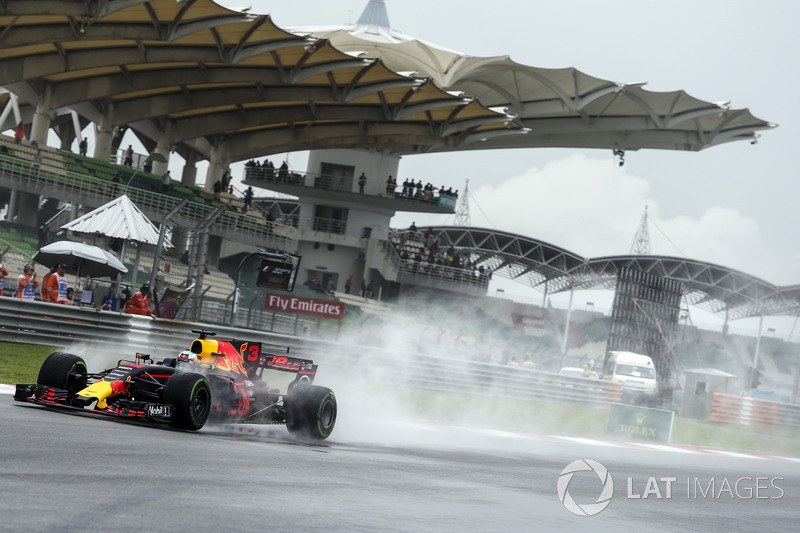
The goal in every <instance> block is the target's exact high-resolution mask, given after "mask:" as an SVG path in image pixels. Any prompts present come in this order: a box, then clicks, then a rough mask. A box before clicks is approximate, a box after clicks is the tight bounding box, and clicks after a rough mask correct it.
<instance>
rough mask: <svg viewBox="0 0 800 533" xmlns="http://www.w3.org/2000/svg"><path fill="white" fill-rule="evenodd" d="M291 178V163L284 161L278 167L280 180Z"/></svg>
mask: <svg viewBox="0 0 800 533" xmlns="http://www.w3.org/2000/svg"><path fill="white" fill-rule="evenodd" d="M288 179H289V164H288V163H287V162H286V161H284V162H283V163H281V167H280V168H279V169H278V181H287V180H288Z"/></svg>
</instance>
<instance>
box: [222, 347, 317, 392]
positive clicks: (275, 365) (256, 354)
mask: <svg viewBox="0 0 800 533" xmlns="http://www.w3.org/2000/svg"><path fill="white" fill-rule="evenodd" d="M230 343H231V344H233V346H235V347H236V348H237V350H238V351H239V353H240V354H241V355H242V362H243V364H244V368H245V370H246V371H247V375H248V376H251V377H252V376H255V375H256V373H257V372H258V370H259V369H269V370H278V371H280V372H291V373H294V374H297V375H298V378H301V377H302V378H303V380H304V381H309V382H310V381H313V380H314V376H315V375H316V373H317V366H318V365H315V364H314V361H312V360H310V359H302V358H300V357H291V356H289V355H279V354H275V353H274V352H276V351H278V350H280V351H282V352H284V353H287V354H288V353H289V347H288V346H283V345H279V344H265V343H261V342H248V341H238V340H234V341H230ZM266 349H269V351H270V352H273V353H269V352H268V351H266Z"/></svg>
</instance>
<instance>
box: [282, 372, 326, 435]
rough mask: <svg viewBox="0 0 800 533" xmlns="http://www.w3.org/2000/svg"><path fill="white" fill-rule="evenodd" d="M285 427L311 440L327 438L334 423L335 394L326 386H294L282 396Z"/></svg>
mask: <svg viewBox="0 0 800 533" xmlns="http://www.w3.org/2000/svg"><path fill="white" fill-rule="evenodd" d="M283 403H284V406H285V407H286V429H288V430H289V433H291V434H293V435H297V436H299V437H302V438H306V439H312V440H324V439H327V438H328V437H329V436H330V434H331V432H332V431H333V426H334V425H335V424H336V412H337V407H336V396H335V395H334V394H333V391H332V390H330V389H328V388H326V387H318V386H316V385H308V386H304V387H296V388H294V389H292V390H291V392H290V393H289V394H287V395H286V397H285V398H284V401H283Z"/></svg>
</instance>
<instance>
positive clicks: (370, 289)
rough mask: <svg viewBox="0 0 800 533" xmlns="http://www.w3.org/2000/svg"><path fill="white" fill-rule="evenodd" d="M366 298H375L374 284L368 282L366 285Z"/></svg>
mask: <svg viewBox="0 0 800 533" xmlns="http://www.w3.org/2000/svg"><path fill="white" fill-rule="evenodd" d="M367 298H375V282H374V281H370V282H369V285H367Z"/></svg>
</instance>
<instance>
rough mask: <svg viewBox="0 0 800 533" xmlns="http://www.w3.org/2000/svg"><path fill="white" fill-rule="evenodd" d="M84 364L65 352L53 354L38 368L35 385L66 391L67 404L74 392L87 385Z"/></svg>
mask: <svg viewBox="0 0 800 533" xmlns="http://www.w3.org/2000/svg"><path fill="white" fill-rule="evenodd" d="M86 374H87V370H86V362H85V361H84V360H83V359H82V358H81V357H79V356H77V355H73V354H71V353H66V352H53V353H51V354H50V355H48V356H47V358H46V359H45V360H44V362H43V363H42V366H41V368H39V376H38V377H37V378H36V383H37V384H39V385H44V386H46V387H53V388H55V389H61V390H65V391H67V403H69V401H70V400H71V399H72V397H73V396H74V395H75V393H76V392H78V391H80V390H82V389H83V388H85V387H86V385H87V378H86Z"/></svg>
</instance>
